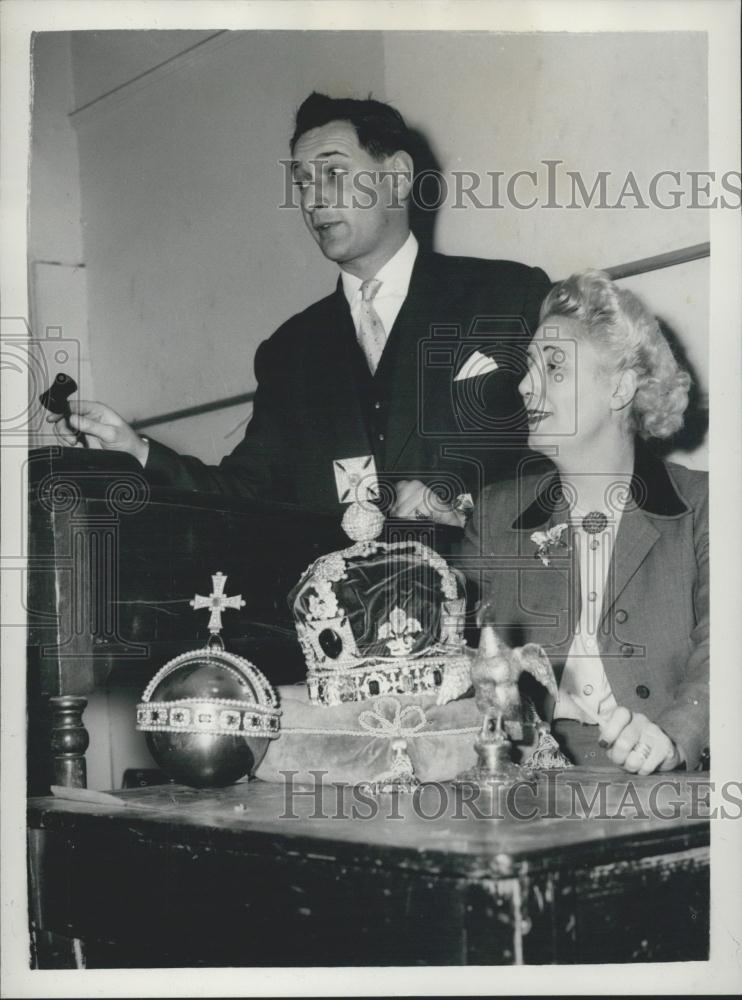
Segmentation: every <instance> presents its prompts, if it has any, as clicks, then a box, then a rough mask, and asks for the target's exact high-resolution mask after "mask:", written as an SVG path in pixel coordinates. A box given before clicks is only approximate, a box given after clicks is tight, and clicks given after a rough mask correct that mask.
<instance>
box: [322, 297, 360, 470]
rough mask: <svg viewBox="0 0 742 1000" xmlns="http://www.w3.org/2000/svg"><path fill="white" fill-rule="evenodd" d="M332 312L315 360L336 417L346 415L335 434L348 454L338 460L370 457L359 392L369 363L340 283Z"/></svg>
mask: <svg viewBox="0 0 742 1000" xmlns="http://www.w3.org/2000/svg"><path fill="white" fill-rule="evenodd" d="M330 308H331V313H330V314H328V317H329V322H328V324H327V328H326V330H324V331H321V335H324V337H325V338H326V339H325V343H324V345H323V344H322V343H321V342H320V340H319V338H318V343H317V349H316V352H315V354H314V359H315V362H316V364H317V365H318V367H319V369H320V375H319V378H318V380H317V385H318V386H321V387H322V388H321V389H320V390H319V391H320V392H326V393H328V396H330V397H332V398H333V399H334V401H335V405H333V407H332V412H333V413H343V414H345V415H346V416H345V418H344V419H343V420H342V421H334V426H333V428H332V432H333V436H334V437H336V438H337V444H336V447H337V448H339V450H340V451H343V450H344V451H345V452H347V454H338V455H336V456H335V457H336V458H338V459H343V458H350V457H353V456H355V455H361V454H365V455H370V454H372V453H373V448H372V447H371V438H370V436H369V429H368V425H367V422H366V414H365V411H364V407H363V404H362V400H361V392H360V391H359V378H360V377H361V376H363V374H364V372H363V368H362V367H361V366H363V365H365V364H366V361H365V358H364V357H363V354H362V352H361V349H360V348H359V347H358V342H357V340H356V336H355V327H354V325H353V318H352V316H351V314H350V307H349V306H348V302H347V299H346V298H345V295H344V293H343V289H342V285H341V283H340V282H339V281H338V287H337V289H336V292H335V295H334V297H333V298H332V299H331V305H330ZM325 430H326V429H325Z"/></svg>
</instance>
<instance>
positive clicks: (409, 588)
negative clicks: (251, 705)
mask: <svg viewBox="0 0 742 1000" xmlns="http://www.w3.org/2000/svg"><path fill="white" fill-rule="evenodd" d="M289 603H290V605H291V606H292V608H293V613H294V619H295V624H296V631H297V634H298V637H299V641H300V643H301V646H302V650H303V652H304V657H305V659H306V663H307V688H308V693H309V698H310V701H312V702H314V703H315V704H320V705H338V704H341V703H343V702H351V701H363V700H365V699H367V698H374V697H377V696H379V695H393V694H418V693H423V692H432V693H437V694H438V702H439V704H444V703H445V702H446V701H450V700H452V699H453V698H457V697H460V696H461V695H462V694H464V693H465V692H466V691H467V690H468V689H469V687H470V686H471V675H470V668H469V662H470V661H469V656H468V655H467V653H466V647H465V643H464V638H463V626H464V612H465V596H464V584H463V577H462V576H461V574H460V573H459V572H458V571H457V570H454V569H452V568H451V567H450V566H449V565H448V564H447V563H446V561H445V560H444V559H443V558H442V557H441V556H439V555H438V554H437V553H436V552H434V551H433V550H432V549H430V548H429V547H427V546H425V545H422V544H421V543H420V542H416V541H407V542H380V541H376V540H374V539H368V538H365V539H362V540H360V541H357V542H356V543H355V544H354V545H351V546H350V547H349V548H347V549H342V550H340V551H338V552H332V553H330V554H329V555H326V556H322V557H320V558H319V559H317V560H316V561H315V562H314V563H313V564H312V565H311V566H310V567H309V569H308V570H307V571H306V572H305V573H304V575H303V576H302V578H301V580H300V581H299V583H298V585H297V586H296V587H295V588H294V590H293V591H292V593H291V594H290V595H289Z"/></svg>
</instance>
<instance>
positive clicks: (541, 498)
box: [513, 440, 689, 531]
mask: <svg viewBox="0 0 742 1000" xmlns="http://www.w3.org/2000/svg"><path fill="white" fill-rule="evenodd" d="M540 485H541V489H540V490H539V492H538V494H537V496H536V499H535V500H534V501H533V502H532V503H531V504H529V506H528V507H526V508H525V509H524V510H522V511H521V512H520V514H519V515H518V517H517V518H516V519H515V521H514V522H513V527H514V528H517V529H519V530H522V531H523V530H529V529H531V530H532V529H536V528H540V527H541V526H542V525H543V524H545V523H546V522H547V521H548V520H549V518H550V517H551V515H552V514H553V513H554V512H555V511H557V510H562V509H565V508H566V501H565V499H564V494H563V492H562V486H561V480H560V478H559V473H558V472H556V471H555V472H554V473H553V474H552V475H551V476H549V477H548V478H546V479H541V480H540ZM631 497H632V500H633V503H634V505H635V506H636V507H638V508H640V509H641V510H643V511H644V512H645V513H646V514H654V515H655V516H658V517H679V516H680V515H681V514H687V513H688V509H689V508H688V505H687V504H686V502H685V500H683V498H682V497H681V496H680V494H679V493H678V491H677V489H676V488H675V484H674V483H673V481H672V479H671V477H670V473H669V472H668V470H667V466H666V465H665V463H664V462H663V461H662V460H661V459H659V458H657V456H656V455H655V454H653V452H652V451H651V450H650V448H649V447H648V446H647V445H646V444H644V442H643V441H641V440H637V444H636V454H635V458H634V473H633V475H632V477H631Z"/></svg>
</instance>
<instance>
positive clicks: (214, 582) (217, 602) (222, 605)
mask: <svg viewBox="0 0 742 1000" xmlns="http://www.w3.org/2000/svg"><path fill="white" fill-rule="evenodd" d="M226 583H227V578H226V576H225V575H224V573H221V572H220V573H215V574H214V575H213V576H212V578H211V589H212V592H211V593H210V594H209V596H208V597H203V596H202V595H201V594H196V596H195V597H194V598H193V600H192V601H189V604H190V605H191V607H192V608H193V610H194V611H200V610H201V609H202V608H210V609H211V617H210V618H209V632H211V634H212V635H219V633H220V632H221V630H222V612H223V611H226V610H227V608H244V606H245V602H244V601H243V600H242V594H237V595H236V596H235V597H227V596H226V594H225V593H224V587H225V586H226Z"/></svg>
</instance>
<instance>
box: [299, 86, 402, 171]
mask: <svg viewBox="0 0 742 1000" xmlns="http://www.w3.org/2000/svg"><path fill="white" fill-rule="evenodd" d="M338 121H342V122H349V123H350V124H351V125H352V126H353V128H354V129H355V132H356V135H357V136H358V142H359V143H360V145H361V146H362V147H363V148H364V149H365V150H366V151H367V152H369V153H370V154H371V155H372V156H373V157H374V158H375V159H381V158H382V157H384V156H390V155H391V154H392V153H396V152H397V150H400V149H402V150H404V151H405V152H407V153H410V155H413V153H414V140H413V136H412V133H411V132H410V130H409V129H408V127H407V124H406V122H405V120H404V118H403V117H402V115H401V114H400V113H399V111H397V110H396V109H395V108H393V107H392V106H391V105H389V104H384V103H383V102H382V101H374V100H372V99H371V98H370V97H369V98H368V100H365V101H359V100H356V99H354V98H351V97H328V96H327V95H326V94H318V93H317V92H316V91H315V92H314V93H312V94H310V95H309V97H308V98H307V99H306V100H305V101H304V102H303V104H302V105H301V107H300V108H299V110H298V111H297V112H296V125H295V128H294V134H293V135H292V136H291V151H292V153H293V151H294V146H295V145H296V143H297V142H298V140H299V138H300V137H301V136H302V135H304V133H305V132H308V131H309V130H310V129H313V128H321V126H322V125H327V124H328V123H329V122H338Z"/></svg>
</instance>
